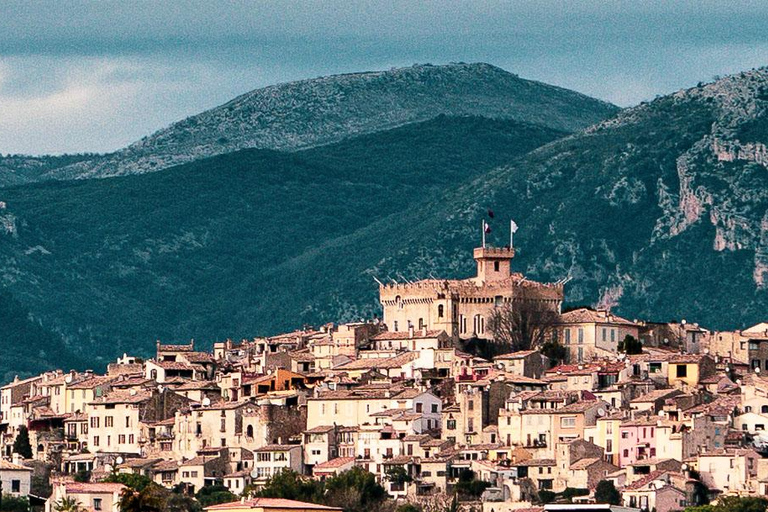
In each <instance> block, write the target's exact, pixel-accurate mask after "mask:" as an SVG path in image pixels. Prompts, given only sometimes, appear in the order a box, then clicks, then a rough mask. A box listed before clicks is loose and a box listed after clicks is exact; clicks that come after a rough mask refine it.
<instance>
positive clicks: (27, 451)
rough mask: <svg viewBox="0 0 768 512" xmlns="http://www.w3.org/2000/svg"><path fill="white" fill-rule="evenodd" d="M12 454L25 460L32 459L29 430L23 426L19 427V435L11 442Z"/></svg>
mask: <svg viewBox="0 0 768 512" xmlns="http://www.w3.org/2000/svg"><path fill="white" fill-rule="evenodd" d="M13 453H18V454H19V455H21V456H22V457H24V458H25V459H31V458H32V445H31V444H29V430H27V427H26V426H25V425H22V426H20V427H19V433H18V434H16V439H15V440H14V441H13Z"/></svg>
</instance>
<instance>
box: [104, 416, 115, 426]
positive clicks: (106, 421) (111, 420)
mask: <svg viewBox="0 0 768 512" xmlns="http://www.w3.org/2000/svg"><path fill="white" fill-rule="evenodd" d="M104 426H105V427H107V428H110V427H114V426H115V418H113V417H112V416H105V417H104Z"/></svg>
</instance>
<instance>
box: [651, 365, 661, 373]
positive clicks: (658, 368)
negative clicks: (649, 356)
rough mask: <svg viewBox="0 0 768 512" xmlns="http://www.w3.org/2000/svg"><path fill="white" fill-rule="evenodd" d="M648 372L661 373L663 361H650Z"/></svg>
mask: <svg viewBox="0 0 768 512" xmlns="http://www.w3.org/2000/svg"><path fill="white" fill-rule="evenodd" d="M648 373H661V363H649V364H648Z"/></svg>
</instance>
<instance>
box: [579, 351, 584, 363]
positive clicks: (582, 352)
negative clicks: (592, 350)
mask: <svg viewBox="0 0 768 512" xmlns="http://www.w3.org/2000/svg"><path fill="white" fill-rule="evenodd" d="M578 357H579V362H580V363H581V362H583V361H584V348H583V347H579V354H578Z"/></svg>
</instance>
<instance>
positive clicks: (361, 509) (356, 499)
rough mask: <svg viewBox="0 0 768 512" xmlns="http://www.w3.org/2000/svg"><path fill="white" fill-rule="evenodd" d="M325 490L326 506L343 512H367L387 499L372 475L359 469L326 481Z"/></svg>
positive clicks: (385, 492)
mask: <svg viewBox="0 0 768 512" xmlns="http://www.w3.org/2000/svg"><path fill="white" fill-rule="evenodd" d="M325 490H326V497H325V502H326V504H327V505H331V506H335V507H340V508H343V509H344V512H369V511H370V510H372V509H375V508H378V506H379V505H381V503H382V502H383V501H384V500H385V499H386V497H387V491H386V490H385V489H384V488H383V487H382V486H381V485H379V484H378V482H376V477H375V476H374V475H373V473H370V472H368V471H366V470H364V469H362V468H359V467H354V468H352V469H350V470H349V471H344V472H343V473H340V474H338V475H336V476H333V477H331V478H329V479H327V480H326V481H325Z"/></svg>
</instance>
